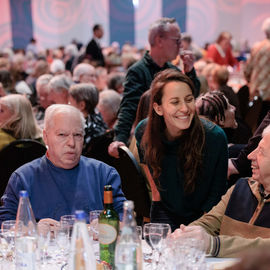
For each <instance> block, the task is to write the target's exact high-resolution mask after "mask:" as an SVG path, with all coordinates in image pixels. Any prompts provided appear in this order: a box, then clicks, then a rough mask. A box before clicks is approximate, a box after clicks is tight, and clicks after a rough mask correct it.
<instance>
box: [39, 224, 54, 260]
mask: <svg viewBox="0 0 270 270" xmlns="http://www.w3.org/2000/svg"><path fill="white" fill-rule="evenodd" d="M37 231H38V250H39V256H40V262H41V265H44V264H45V260H46V258H47V253H48V246H49V243H50V237H51V228H50V224H49V223H39V224H38V225H37Z"/></svg>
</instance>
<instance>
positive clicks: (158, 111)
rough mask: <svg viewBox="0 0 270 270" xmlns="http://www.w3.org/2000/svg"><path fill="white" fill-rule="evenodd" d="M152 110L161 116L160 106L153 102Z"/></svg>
mask: <svg viewBox="0 0 270 270" xmlns="http://www.w3.org/2000/svg"><path fill="white" fill-rule="evenodd" d="M153 108H154V110H155V112H156V113H157V114H158V115H159V116H162V115H163V109H162V107H161V105H158V104H157V103H156V102H154V104H153Z"/></svg>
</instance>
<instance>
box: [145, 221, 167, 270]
mask: <svg viewBox="0 0 270 270" xmlns="http://www.w3.org/2000/svg"><path fill="white" fill-rule="evenodd" d="M170 233H171V227H170V225H169V224H165V223H152V224H151V225H150V228H149V239H150V243H151V245H152V248H153V249H154V254H155V268H156V269H157V267H158V262H159V257H160V253H161V249H162V245H163V242H164V240H165V239H166V238H167V236H168V235H169V234H170Z"/></svg>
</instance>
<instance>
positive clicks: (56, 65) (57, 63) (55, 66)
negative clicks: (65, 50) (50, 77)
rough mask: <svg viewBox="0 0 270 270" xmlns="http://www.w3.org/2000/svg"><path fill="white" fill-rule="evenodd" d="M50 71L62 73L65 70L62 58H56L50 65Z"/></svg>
mask: <svg viewBox="0 0 270 270" xmlns="http://www.w3.org/2000/svg"><path fill="white" fill-rule="evenodd" d="M50 71H51V73H53V74H55V73H59V72H60V73H61V72H64V71H65V64H64V62H63V61H62V60H60V59H54V60H53V61H52V63H51V65H50Z"/></svg>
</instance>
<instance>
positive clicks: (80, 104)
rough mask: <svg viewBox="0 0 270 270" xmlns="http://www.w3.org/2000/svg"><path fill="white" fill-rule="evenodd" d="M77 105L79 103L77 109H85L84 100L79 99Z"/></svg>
mask: <svg viewBox="0 0 270 270" xmlns="http://www.w3.org/2000/svg"><path fill="white" fill-rule="evenodd" d="M78 105H79V110H80V111H81V112H82V111H84V110H85V101H84V100H82V101H80V102H79V103H78Z"/></svg>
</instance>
